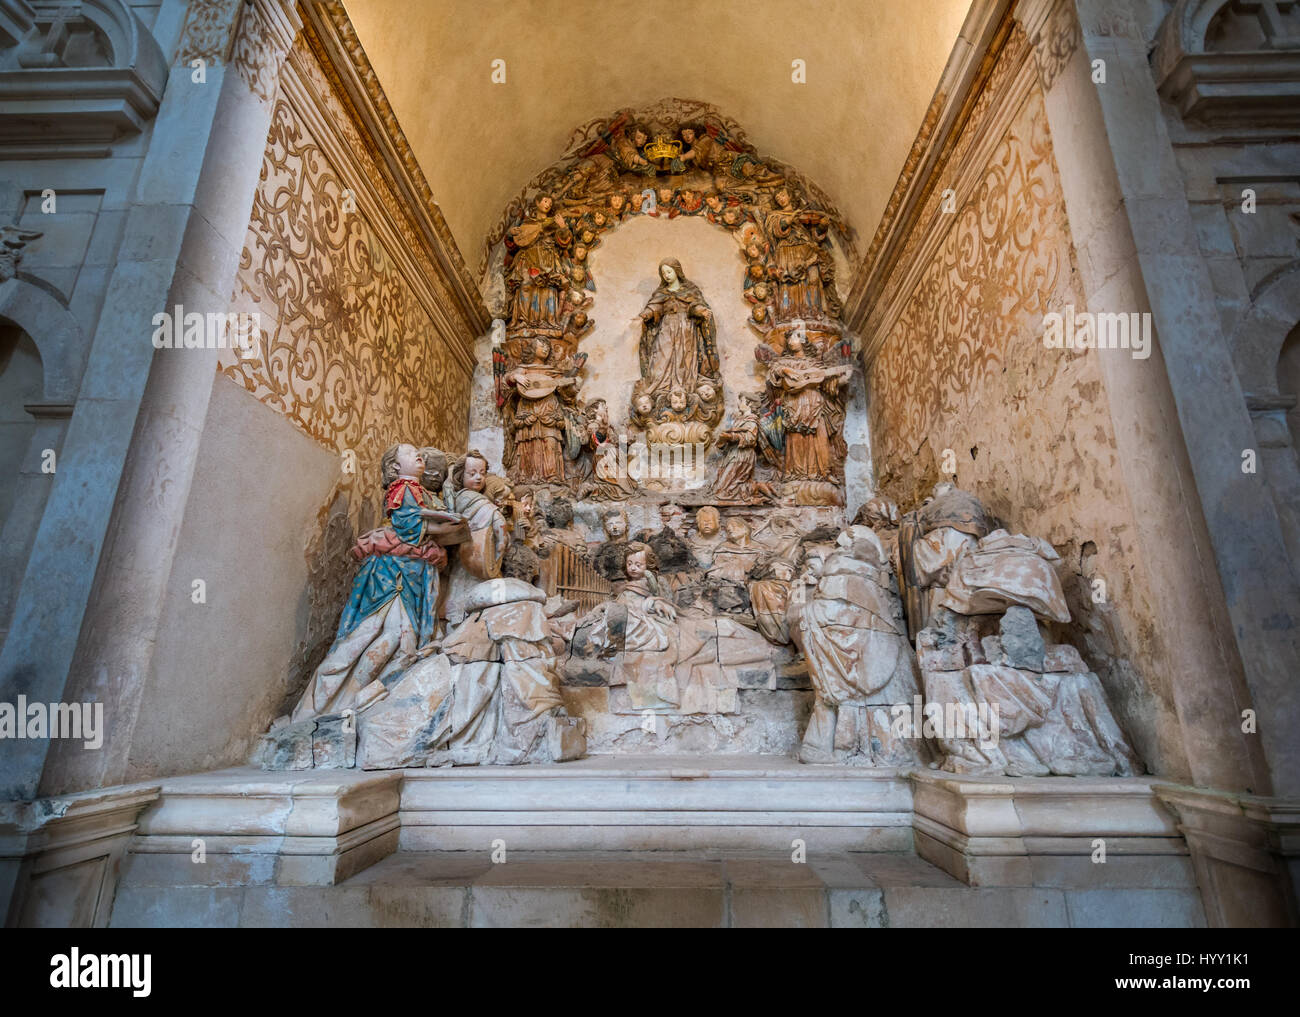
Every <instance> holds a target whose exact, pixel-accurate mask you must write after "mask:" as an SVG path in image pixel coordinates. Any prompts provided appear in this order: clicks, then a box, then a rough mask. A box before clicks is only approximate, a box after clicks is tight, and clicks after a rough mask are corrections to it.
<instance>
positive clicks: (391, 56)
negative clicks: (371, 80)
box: [346, 0, 970, 266]
mask: <svg viewBox="0 0 1300 1017" xmlns="http://www.w3.org/2000/svg"><path fill="white" fill-rule="evenodd" d="M969 6H970V4H969V0H808V2H805V3H800V4H796V5H792V4H782V3H772V2H763V3H721V4H719V3H705V2H702V0H692V2H685V3H672V4H659V5H656V4H646V3H643V2H641V0H566V2H565V3H563V4H557V3H548V2H545V0H516V2H512V3H509V4H494V5H490V6H484V5H483V4H482V3H481V2H480V0H422V2H421V3H420V4H419V5H418V13H416V9H415V5H413V4H411V3H410V2H409V0H347V2H346V8H347V12H348V15H349V17H350V18H351V19H352V22H353V24H354V25H355V27H356V31H357V35H358V37H359V39H360V41H361V44H362V45H363V46H364V47H365V51H366V55H367V56H368V57H369V59H370V61H371V63H372V65H373V66H374V68H375V72H376V74H377V75H378V77H379V80H380V82H381V84H382V85H383V87H384V90H385V92H386V93H387V95H388V97H389V99H390V101H391V103H392V106H393V110H394V111H395V112H396V114H397V117H398V119H399V120H400V121H401V123H402V127H403V129H404V131H405V132H406V136H407V138H408V139H409V141H410V143H411V147H412V149H413V150H414V152H415V154H416V156H417V157H418V159H419V161H420V165H421V167H422V168H423V170H424V172H425V175H426V176H427V177H428V179H429V184H430V186H431V187H432V189H433V193H434V194H435V195H436V196H437V199H438V203H439V205H440V207H441V209H442V211H443V214H444V215H445V216H446V219H447V223H448V225H449V226H450V227H451V230H452V232H453V233H454V234H455V236H456V240H457V243H458V244H459V245H460V248H461V250H462V251H464V252H465V255H466V260H467V262H469V264H470V265H471V266H473V265H475V264H477V262H478V258H479V254H480V251H481V247H482V244H483V239H484V236H485V235H486V234H487V232H488V230H489V228H490V227H491V225H492V224H493V223H494V222H495V220H496V218H497V217H498V216H499V215H500V212H501V209H502V208H503V207H504V206H505V204H506V202H507V201H509V200H510V199H511V198H512V197H514V195H515V194H516V193H517V192H518V190H519V189H520V188H521V187H523V185H524V184H525V183H526V182H527V181H528V179H529V178H530V177H531V176H532V175H533V174H534V173H535V172H537V170H538V169H539V168H541V167H543V166H546V165H549V164H550V163H552V162H554V161H555V160H556V159H558V158H559V157H560V156H561V155H562V154H563V152H564V149H565V146H566V143H567V140H568V137H569V132H570V131H571V130H573V128H574V127H576V126H577V125H579V124H582V123H585V122H586V121H588V120H591V119H593V118H595V117H599V116H606V115H608V114H610V113H611V112H613V111H614V110H617V109H621V108H624V107H635V106H642V105H646V104H649V103H651V102H654V101H655V100H658V99H661V98H664V97H666V96H679V97H683V98H689V99H699V100H703V101H705V102H709V103H712V104H714V105H715V106H717V107H718V108H719V109H721V110H723V111H724V112H725V113H726V114H727V115H729V116H732V117H734V118H735V119H736V120H737V121H739V122H740V123H741V124H743V125H744V126H745V128H746V130H747V132H748V134H749V140H750V141H751V142H753V144H754V145H756V146H757V147H758V149H759V150H760V151H762V152H764V153H768V154H770V155H772V156H774V157H776V158H777V159H780V160H782V161H783V162H786V163H789V164H791V165H793V166H797V167H799V169H800V170H801V171H803V172H804V173H806V174H807V175H808V177H809V179H812V180H816V181H817V182H818V183H819V184H820V185H821V186H822V187H823V188H825V190H826V191H827V193H828V194H829V195H830V196H831V198H832V199H833V200H834V202H835V204H836V205H837V206H838V207H840V208H841V209H842V210H843V211H844V213H845V215H846V216H847V217H848V219H849V221H850V223H851V224H853V225H854V227H855V228H856V229H857V230H858V231H859V232H860V233H863V234H865V236H866V237H868V238H869V237H870V233H871V231H872V230H873V229H874V228H875V225H876V222H877V220H878V219H879V218H880V214H881V211H882V210H883V209H884V207H885V202H886V201H887V199H888V197H889V194H890V191H891V190H892V188H893V186H894V181H895V180H896V179H897V177H898V173H899V170H900V169H901V168H902V165H903V160H904V158H905V157H906V155H907V152H908V149H909V147H910V146H911V143H912V139H913V138H914V137H915V135H916V131H917V128H918V127H919V126H920V124H921V120H922V118H923V116H924V114H925V111H926V108H927V106H928V105H929V103H930V99H931V96H932V95H933V93H934V88H935V83H936V82H937V81H938V80H939V75H940V73H941V72H942V70H943V67H944V64H945V62H946V61H947V58H948V55H949V53H950V52H951V51H952V47H953V43H954V41H955V40H956V38H957V33H958V31H959V30H960V28H961V25H962V21H963V19H964V18H965V15H966V12H967V10H968V8H969ZM497 59H501V60H504V61H505V68H506V80H505V83H503V84H494V83H493V82H492V61H493V60H497ZM794 59H801V60H803V61H805V63H806V68H807V73H806V78H807V80H806V84H795V83H793V82H792V81H791V61H792V60H794Z"/></svg>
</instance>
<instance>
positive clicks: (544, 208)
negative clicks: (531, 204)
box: [537, 194, 555, 215]
mask: <svg viewBox="0 0 1300 1017" xmlns="http://www.w3.org/2000/svg"><path fill="white" fill-rule="evenodd" d="M554 207H555V202H554V201H553V200H552V199H551V196H550V195H549V194H543V195H542V196H541V197H540V198H538V199H537V211H538V212H540V213H541V214H542V215H550V214H551V209H553V208H554Z"/></svg>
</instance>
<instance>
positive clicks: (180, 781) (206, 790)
mask: <svg viewBox="0 0 1300 1017" xmlns="http://www.w3.org/2000/svg"><path fill="white" fill-rule="evenodd" d="M401 782H402V773H401V771H393V772H383V773H364V772H359V771H347V770H318V771H306V772H302V773H291V774H283V775H280V774H276V775H273V776H272V775H268V774H266V773H264V772H262V771H260V770H254V769H251V768H240V769H234V770H220V771H217V772H216V773H208V774H200V775H197V776H193V777H176V778H173V779H170V780H166V781H163V783H162V792H161V797H160V799H159V801H158V803H157V804H156V805H155V806H154V807H153V808H151V809H149V811H148V812H146V813H145V814H144V816H142V817H141V819H140V830H139V834H138V835H137V837H136V839H135V841H134V843H133V844H132V845H131V860H130V864H129V866H128V867H127V879H128V881H130V882H133V883H137V884H146V885H152V886H170V885H194V884H198V885H203V886H232V885H246V884H266V883H275V884H277V885H281V886H329V885H332V884H334V883H337V882H341V881H342V880H344V879H347V878H348V877H350V876H352V875H354V874H355V873H357V872H360V871H361V870H362V869H364V868H366V867H367V866H369V865H372V864H374V863H375V862H377V861H378V860H379V859H381V858H383V857H384V856H386V855H388V854H390V853H392V852H393V851H394V850H395V849H396V847H397V830H398V818H397V808H398V789H399V788H400V786H401Z"/></svg>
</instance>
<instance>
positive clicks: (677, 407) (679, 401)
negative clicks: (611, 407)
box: [668, 269, 687, 413]
mask: <svg viewBox="0 0 1300 1017" xmlns="http://www.w3.org/2000/svg"><path fill="white" fill-rule="evenodd" d="M668 271H670V272H671V271H672V269H669V270H668ZM686 403H687V400H686V392H685V390H684V389H680V388H674V389H673V390H672V392H670V393H669V394H668V405H669V406H670V407H672V411H673V412H674V413H685V412H686Z"/></svg>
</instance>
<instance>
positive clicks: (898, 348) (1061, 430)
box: [867, 38, 1184, 773]
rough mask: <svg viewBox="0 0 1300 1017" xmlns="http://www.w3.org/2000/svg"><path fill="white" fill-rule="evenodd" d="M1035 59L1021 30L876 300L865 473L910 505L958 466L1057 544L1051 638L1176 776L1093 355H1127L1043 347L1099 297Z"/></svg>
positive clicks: (1166, 703)
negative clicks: (1047, 329)
mask: <svg viewBox="0 0 1300 1017" xmlns="http://www.w3.org/2000/svg"><path fill="white" fill-rule="evenodd" d="M1027 55H1028V47H1027V43H1026V41H1025V40H1024V39H1023V38H1022V39H1020V40H1019V42H1018V43H1017V42H1015V41H1013V42H1011V43H1009V44H1008V46H1007V48H1006V49H1005V50H1004V51H1003V53H1002V56H1001V61H1002V63H1001V65H1000V66H998V67H997V68H995V69H994V71H993V73H992V75H991V76H990V79H989V81H988V82H987V83H986V85H985V96H986V97H985V98H984V99H983V100H982V105H981V106H980V107H979V108H977V110H976V112H975V115H973V116H972V117H971V118H970V119H969V120H968V122H967V123H966V125H965V126H964V128H963V129H962V131H961V133H960V135H959V136H958V137H957V139H956V140H955V142H954V148H955V150H956V154H954V155H953V156H952V157H951V159H949V160H948V161H947V162H946V163H945V164H944V166H943V168H942V170H941V172H940V174H939V179H937V180H936V181H934V186H933V187H932V190H931V194H930V197H929V201H928V204H927V206H926V208H925V210H924V211H923V212H921V213H920V215H919V216H918V219H917V222H918V224H919V225H918V226H917V227H916V228H915V230H914V233H913V235H911V236H909V237H908V238H907V240H906V243H905V245H904V249H903V252H902V255H901V257H900V259H899V262H898V264H897V266H896V267H895V268H894V269H893V271H892V274H891V275H890V276H889V277H888V282H887V283H886V284H885V287H884V290H883V292H882V293H881V295H880V297H879V303H880V305H881V306H885V305H892V306H893V308H894V310H893V312H892V313H891V314H890V315H889V316H888V317H887V319H886V321H887V325H886V327H885V328H884V329H883V331H882V333H881V334H879V335H876V336H874V337H871V338H874V344H875V345H874V347H873V349H874V350H875V351H877V352H874V355H873V356H872V357H871V359H870V361H869V364H868V373H867V390H868V401H869V406H870V425H871V434H872V442H873V456H874V460H875V469H876V472H877V476H878V480H879V486H880V490H881V492H882V493H883V494H885V495H887V496H888V497H890V498H893V499H894V500H896V501H897V502H898V504H899V506H900V508H901V509H902V510H903V511H907V510H908V509H911V508H913V507H915V506H916V505H917V504H919V502H920V500H921V499H922V498H923V497H924V496H925V495H927V494H928V493H929V491H930V488H931V487H932V485H933V484H934V483H935V482H936V481H937V480H938V479H940V477H941V475H945V474H946V475H948V476H954V475H955V477H956V481H957V483H958V485H959V486H961V487H963V488H965V489H967V490H970V491H972V492H974V493H975V494H977V495H978V496H979V497H980V498H981V499H982V500H983V501H984V502H985V504H986V505H987V506H988V507H989V509H990V510H991V511H992V512H993V513H994V514H995V515H997V516H998V517H999V518H1000V519H1001V520H1002V522H1003V523H1004V524H1005V525H1006V526H1007V527H1008V528H1009V529H1011V530H1012V531H1013V532H1024V533H1030V534H1034V535H1038V536H1042V537H1044V538H1046V539H1047V540H1048V541H1049V542H1050V543H1052V545H1053V546H1054V547H1055V548H1056V549H1057V551H1058V552H1059V553H1060V554H1061V556H1062V558H1063V559H1064V575H1063V577H1062V578H1063V579H1064V580H1065V584H1064V585H1065V588H1066V593H1067V597H1068V600H1069V605H1070V610H1071V614H1072V616H1073V620H1072V622H1071V623H1070V624H1069V625H1068V626H1067V627H1066V629H1065V630H1064V631H1062V632H1061V633H1059V634H1058V635H1057V637H1056V638H1059V639H1061V640H1062V641H1066V642H1073V643H1075V644H1076V645H1078V646H1079V647H1080V649H1081V650H1082V652H1083V654H1084V656H1085V659H1086V660H1087V661H1088V663H1089V665H1090V666H1091V667H1092V668H1093V669H1095V670H1096V671H1097V673H1098V674H1099V675H1100V676H1101V678H1102V681H1103V683H1104V684H1105V686H1106V689H1107V692H1108V693H1109V695H1110V696H1111V699H1112V702H1113V704H1114V706H1115V708H1116V713H1117V715H1118V716H1119V718H1120V720H1121V723H1122V724H1123V725H1124V726H1125V728H1126V730H1127V731H1128V732H1129V734H1130V736H1131V737H1132V739H1133V741H1134V744H1135V747H1136V748H1137V750H1138V752H1139V754H1140V755H1141V756H1142V758H1143V760H1144V761H1145V762H1146V763H1147V765H1148V766H1149V767H1150V768H1151V770H1152V772H1157V773H1169V772H1173V773H1178V772H1181V771H1182V769H1183V765H1184V764H1183V763H1182V762H1181V755H1182V749H1181V746H1179V745H1178V743H1177V740H1176V733H1175V730H1174V717H1173V712H1172V710H1173V708H1172V704H1171V702H1170V694H1169V682H1170V675H1169V674H1168V671H1167V668H1165V667H1164V666H1162V646H1161V639H1162V638H1163V637H1162V635H1161V633H1160V631H1159V628H1158V626H1157V625H1156V610H1157V605H1156V604H1154V603H1153V602H1152V600H1151V598H1150V597H1149V596H1148V595H1147V594H1146V592H1145V589H1144V585H1143V582H1142V579H1141V569H1140V567H1137V566H1138V562H1137V558H1138V555H1137V549H1136V546H1135V538H1134V524H1133V513H1132V508H1131V507H1130V504H1129V499H1128V494H1127V490H1126V487H1125V482H1124V477H1123V474H1122V472H1121V470H1120V466H1119V460H1118V456H1117V453H1116V449H1115V439H1114V433H1113V427H1114V425H1113V424H1112V417H1111V408H1110V404H1109V399H1108V396H1107V392H1106V389H1105V386H1104V385H1103V382H1102V377H1101V370H1100V364H1099V358H1101V357H1128V356H1131V355H1132V351H1130V350H1105V351H1098V350H1086V351H1084V350H1070V349H1048V348H1046V347H1045V345H1044V342H1043V334H1044V316H1045V315H1046V314H1048V313H1052V312H1055V313H1058V314H1064V313H1065V312H1066V310H1067V308H1068V307H1071V306H1072V307H1073V308H1074V309H1075V310H1077V311H1084V310H1089V309H1091V310H1107V309H1108V308H1088V306H1087V303H1086V300H1085V298H1084V297H1083V295H1082V288H1081V286H1080V284H1079V274H1078V267H1077V264H1076V253H1075V249H1074V246H1073V240H1072V237H1071V233H1070V224H1069V221H1068V217H1067V215H1066V208H1065V201H1064V197H1063V193H1062V189H1061V183H1060V178H1059V173H1058V167H1057V163H1056V155H1055V152H1054V150H1053V144H1052V137H1051V135H1050V132H1049V129H1048V121H1047V116H1046V113H1045V111H1044V105H1043V97H1042V92H1041V89H1040V87H1039V86H1038V84H1037V83H1036V82H1034V81H1031V80H1030V75H1029V74H1027V73H1026V72H1027V71H1028V72H1030V73H1032V63H1027V62H1026V60H1027ZM994 95H996V96H997V98H996V99H994V98H993V96H994ZM990 131H992V132H994V133H992V135H991V136H990ZM981 146H983V147H981ZM949 189H951V191H949ZM945 192H947V193H945Z"/></svg>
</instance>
